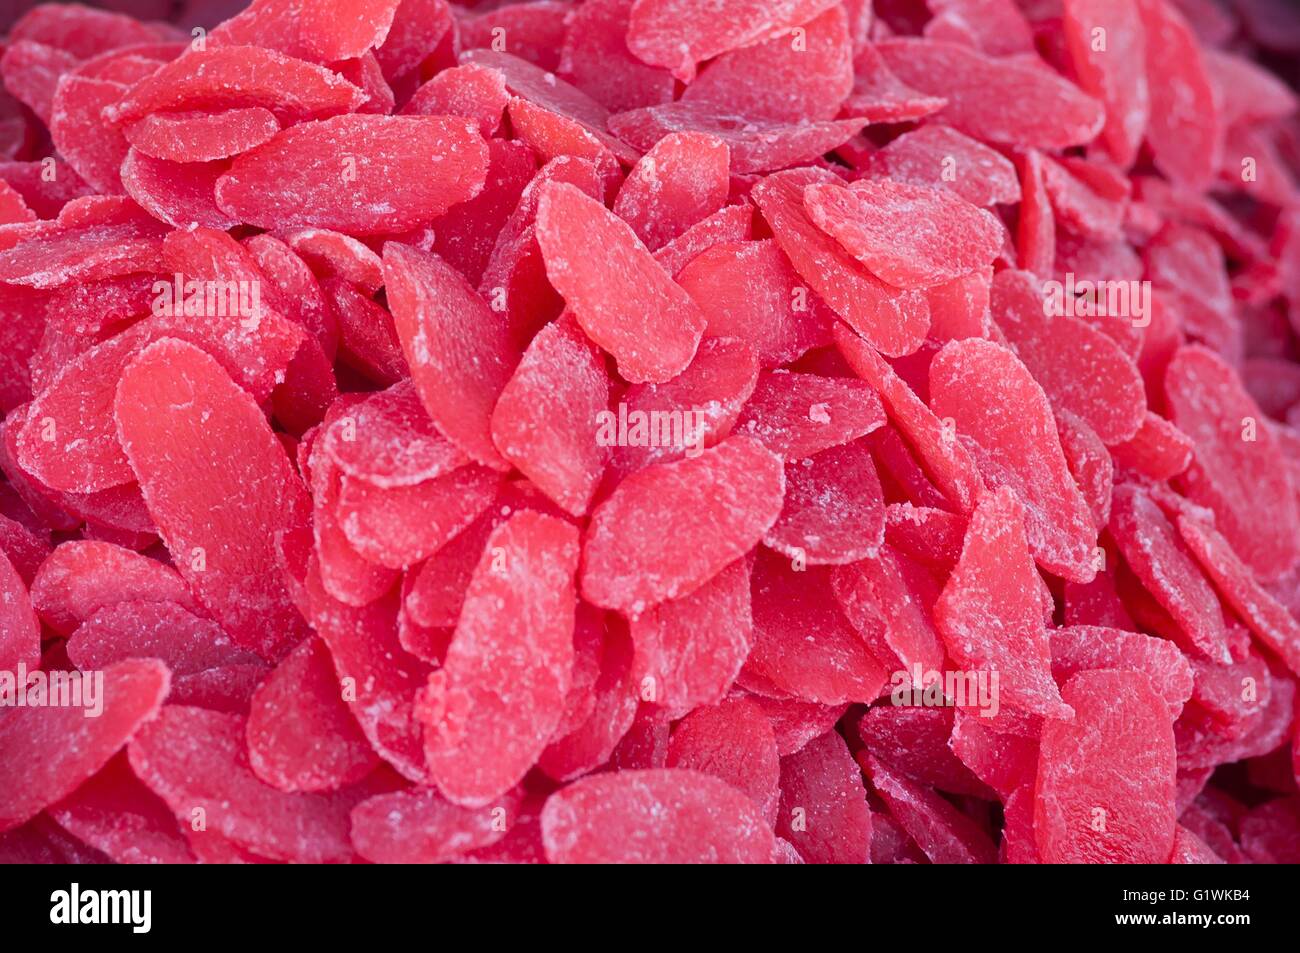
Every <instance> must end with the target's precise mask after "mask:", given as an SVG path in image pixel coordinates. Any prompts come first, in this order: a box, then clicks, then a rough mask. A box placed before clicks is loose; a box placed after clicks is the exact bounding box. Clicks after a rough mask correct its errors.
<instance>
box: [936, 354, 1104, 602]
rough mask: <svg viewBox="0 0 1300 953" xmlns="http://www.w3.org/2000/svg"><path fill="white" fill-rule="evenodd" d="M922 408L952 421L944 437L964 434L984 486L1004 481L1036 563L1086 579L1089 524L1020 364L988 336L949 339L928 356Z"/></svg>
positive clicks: (1037, 391) (1051, 423)
mask: <svg viewBox="0 0 1300 953" xmlns="http://www.w3.org/2000/svg"><path fill="white" fill-rule="evenodd" d="M1008 407H1015V408H1017V413H1015V414H1008V413H1007V411H1006V408H1008ZM930 408H931V410H932V411H933V412H934V413H935V414H936V415H937V416H938V417H939V418H941V419H947V420H950V421H952V423H953V425H954V426H955V431H956V436H954V437H951V438H950V439H961V438H966V439H967V440H968V441H969V443H968V446H969V447H970V448H971V452H972V453H973V454H974V455H975V458H976V459H977V461H978V462H979V466H980V472H981V474H982V475H983V477H984V479H985V480H986V481H987V482H988V483H989V484H990V486H994V487H1008V488H1010V489H1012V490H1013V491H1014V492H1015V494H1016V496H1017V497H1018V498H1019V499H1020V501H1021V503H1022V504H1024V507H1025V529H1026V532H1027V533H1028V536H1029V542H1030V546H1031V548H1032V550H1033V553H1034V558H1035V559H1036V560H1037V561H1038V563H1039V564H1040V565H1042V566H1043V568H1045V569H1047V570H1048V571H1049V572H1052V573H1055V574H1056V575H1059V576H1063V577H1064V578H1066V579H1071V580H1074V581H1075V582H1087V581H1088V580H1089V579H1091V578H1092V577H1093V576H1094V575H1095V574H1096V569H1095V567H1094V566H1093V548H1094V546H1095V545H1096V542H1097V528H1096V526H1094V525H1093V522H1092V514H1091V513H1090V512H1089V510H1088V504H1087V502H1086V501H1085V500H1084V498H1083V495H1082V494H1081V493H1080V492H1079V488H1078V486H1076V485H1075V482H1074V478H1073V477H1072V476H1071V475H1070V471H1069V469H1068V468H1067V466H1066V462H1065V456H1064V453H1063V452H1062V450H1061V441H1060V438H1059V436H1058V435H1057V432H1056V421H1055V418H1054V417H1053V416H1052V410H1051V406H1050V405H1049V404H1048V401H1047V396H1046V395H1045V394H1044V393H1043V390H1042V388H1041V387H1040V386H1039V385H1038V382H1037V381H1035V380H1034V378H1033V376H1032V375H1031V374H1030V372H1029V370H1028V369H1027V368H1026V367H1025V365H1024V364H1023V363H1021V362H1020V360H1019V359H1018V358H1017V357H1016V356H1015V355H1014V354H1013V353H1011V351H1009V350H1007V349H1006V348H1004V347H1002V346H1001V345H998V344H994V343H992V342H990V341H985V340H982V339H980V338H967V339H966V340H962V341H952V342H950V343H948V344H946V345H944V347H943V349H942V350H940V351H939V353H938V354H937V355H936V356H935V358H934V361H933V362H932V363H931V364H930Z"/></svg>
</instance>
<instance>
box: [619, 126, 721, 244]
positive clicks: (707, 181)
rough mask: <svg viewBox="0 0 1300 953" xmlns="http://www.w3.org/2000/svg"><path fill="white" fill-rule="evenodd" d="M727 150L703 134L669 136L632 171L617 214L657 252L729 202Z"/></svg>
mask: <svg viewBox="0 0 1300 953" xmlns="http://www.w3.org/2000/svg"><path fill="white" fill-rule="evenodd" d="M729 159H730V151H729V150H728V149H727V144H726V143H725V142H722V141H721V140H719V139H716V138H714V137H713V136H708V135H704V134H702V133H694V132H683V133H674V134H672V135H668V136H665V137H664V138H663V139H661V140H659V142H658V143H656V144H655V146H654V148H653V149H651V150H650V151H649V152H647V153H646V154H645V155H644V156H642V157H641V159H640V160H639V161H638V162H637V164H636V165H635V166H633V167H632V171H631V172H630V173H628V177H627V179H626V180H625V181H624V182H623V185H622V187H620V188H619V191H618V197H617V198H616V199H615V200H614V214H615V215H617V216H618V217H619V218H621V219H623V221H625V222H627V223H628V224H629V225H630V226H632V231H634V232H636V236H637V238H639V239H641V241H642V242H644V243H645V245H646V247H647V248H649V249H650V250H651V251H656V250H658V249H659V248H661V247H663V246H664V245H666V244H667V243H668V242H670V241H672V240H673V239H674V238H677V237H678V236H679V235H681V234H682V233H683V232H685V231H686V230H687V229H688V228H690V227H691V226H692V225H694V224H695V223H697V222H699V221H702V220H703V219H705V218H708V217H709V216H710V215H712V214H713V213H714V212H716V211H718V209H720V208H722V206H723V205H724V204H725V203H726V201H727V193H728V190H729V186H730V181H729V179H728V168H727V167H728V162H729Z"/></svg>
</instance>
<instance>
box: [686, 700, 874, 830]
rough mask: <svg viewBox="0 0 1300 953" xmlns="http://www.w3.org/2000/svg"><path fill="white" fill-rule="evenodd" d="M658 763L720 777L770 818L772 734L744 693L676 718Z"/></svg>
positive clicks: (775, 778) (777, 765)
mask: <svg viewBox="0 0 1300 953" xmlns="http://www.w3.org/2000/svg"><path fill="white" fill-rule="evenodd" d="M850 763H852V759H850ZM664 766H665V767H668V768H681V769H685V770H689V771H699V772H700V773H702V774H711V775H713V776H714V777H716V778H720V779H721V780H723V781H726V782H727V783H728V784H730V785H731V786H732V787H734V788H736V789H737V790H740V791H743V792H745V793H746V794H747V795H749V797H750V800H752V801H753V802H754V803H755V804H756V805H757V806H758V808H759V810H760V811H762V813H763V817H764V818H765V819H766V820H767V821H768V823H772V822H773V821H775V819H776V816H777V813H776V809H777V802H778V799H779V797H780V778H781V760H780V755H779V754H778V753H777V748H776V735H775V733H773V731H772V724H771V722H769V721H768V720H767V716H765V715H764V714H763V709H761V708H760V707H759V706H758V705H757V704H755V703H754V702H752V701H750V700H749V699H747V698H744V697H736V698H728V699H727V700H726V701H723V702H721V703H720V704H717V705H701V706H699V707H697V708H696V709H695V710H694V711H692V712H691V713H690V714H688V715H687V716H686V717H685V718H683V719H682V720H681V721H680V722H678V723H677V727H676V728H674V729H673V733H672V737H671V738H670V739H669V740H668V754H667V758H666V760H665V764H664Z"/></svg>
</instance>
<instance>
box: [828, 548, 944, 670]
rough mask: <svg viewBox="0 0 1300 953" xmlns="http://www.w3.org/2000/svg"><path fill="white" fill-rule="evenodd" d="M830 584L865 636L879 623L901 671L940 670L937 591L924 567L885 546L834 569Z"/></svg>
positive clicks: (886, 644) (888, 647)
mask: <svg viewBox="0 0 1300 953" xmlns="http://www.w3.org/2000/svg"><path fill="white" fill-rule="evenodd" d="M961 529H964V526H962V527H960V529H959V530H958V532H957V534H956V538H955V540H954V543H955V550H956V554H955V555H954V558H953V565H955V564H956V562H957V559H956V555H959V554H960V552H961V541H962V534H961V531H960V530H961ZM949 568H950V567H949ZM831 585H832V587H833V589H834V592H835V598H836V600H837V601H838V602H839V604H840V607H841V608H842V609H843V610H844V614H845V615H846V616H848V618H849V621H850V622H852V623H853V625H854V627H855V628H857V629H858V631H859V632H860V633H863V637H864V638H866V637H867V636H866V634H865V632H864V629H866V628H868V627H869V628H870V629H873V630H874V629H875V628H876V627H877V626H878V625H883V629H884V631H883V633H882V634H881V635H880V640H881V642H883V645H884V646H885V649H887V652H888V654H892V655H893V656H896V657H897V658H898V661H899V663H900V664H901V665H902V667H903V669H905V670H906V671H908V672H911V671H912V670H913V669H914V668H915V666H917V665H920V666H921V669H922V671H939V670H940V669H942V667H943V659H944V656H943V646H942V644H941V643H940V640H939V636H938V634H937V633H936V632H935V629H934V623H933V622H932V621H931V610H932V609H933V606H934V601H935V598H936V597H937V596H938V588H937V586H936V585H935V583H934V581H933V577H931V576H929V573H928V571H927V570H926V569H925V568H924V567H923V566H921V565H920V564H918V563H916V562H915V561H913V560H911V559H908V558H907V557H906V556H904V555H903V554H902V553H901V552H900V551H898V550H896V549H894V548H892V547H890V546H885V547H883V548H881V550H880V552H879V553H878V554H877V555H876V557H875V558H874V559H863V560H861V561H860V562H856V563H852V564H850V565H848V566H845V567H843V568H842V569H837V570H835V572H834V573H833V574H832V577H831ZM882 617H883V618H882ZM873 647H874V644H873Z"/></svg>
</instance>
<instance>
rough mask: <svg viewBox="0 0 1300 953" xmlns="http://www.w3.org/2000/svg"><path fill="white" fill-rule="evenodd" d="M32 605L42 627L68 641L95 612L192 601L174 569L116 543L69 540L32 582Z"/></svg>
mask: <svg viewBox="0 0 1300 953" xmlns="http://www.w3.org/2000/svg"><path fill="white" fill-rule="evenodd" d="M31 595H32V603H33V605H34V606H35V608H36V611H37V613H39V614H40V616H41V619H42V621H44V623H45V624H46V625H48V626H49V627H50V628H51V629H53V630H54V631H55V632H57V633H59V634H60V635H67V634H69V633H71V632H72V631H73V630H74V629H76V628H77V626H78V625H80V624H81V623H82V622H84V621H85V620H86V619H88V618H89V617H90V616H92V615H93V614H94V613H95V612H96V611H97V610H99V609H102V608H104V607H105V606H111V605H115V604H117V603H119V602H132V601H135V600H148V601H151V602H174V603H176V604H178V605H181V606H185V607H187V608H190V607H192V606H193V600H192V599H191V597H190V594H189V590H188V589H187V588H186V585H185V582H184V581H183V580H182V579H181V577H180V575H179V574H178V573H177V572H176V570H175V569H172V568H171V567H170V566H168V565H166V564H165V563H161V562H158V561H157V560H155V559H151V558H149V557H148V556H143V555H141V554H140V553H135V552H132V551H131V550H129V549H126V548H124V547H122V546H117V545H114V544H113V543H107V542H100V541H97V540H89V539H74V540H69V541H68V542H66V543H63V544H61V545H59V546H58V547H56V548H55V550H54V552H53V553H51V554H50V556H49V558H48V559H46V560H45V561H44V562H43V563H42V564H41V568H40V569H39V570H38V571H37V573H36V578H35V579H33V580H32V592H31Z"/></svg>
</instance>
